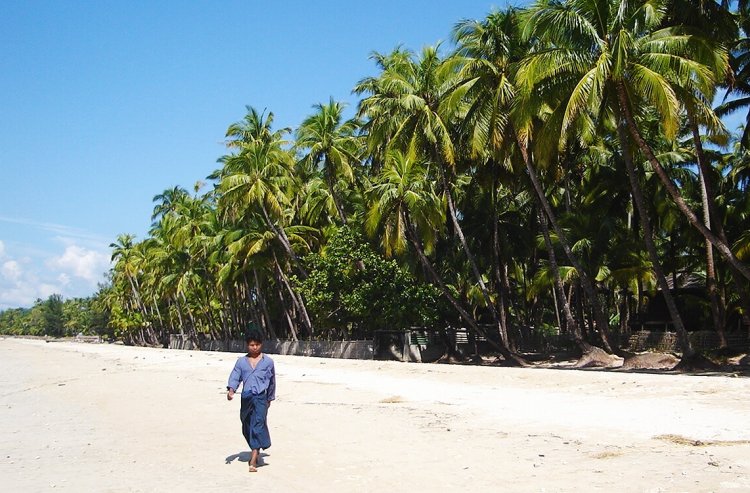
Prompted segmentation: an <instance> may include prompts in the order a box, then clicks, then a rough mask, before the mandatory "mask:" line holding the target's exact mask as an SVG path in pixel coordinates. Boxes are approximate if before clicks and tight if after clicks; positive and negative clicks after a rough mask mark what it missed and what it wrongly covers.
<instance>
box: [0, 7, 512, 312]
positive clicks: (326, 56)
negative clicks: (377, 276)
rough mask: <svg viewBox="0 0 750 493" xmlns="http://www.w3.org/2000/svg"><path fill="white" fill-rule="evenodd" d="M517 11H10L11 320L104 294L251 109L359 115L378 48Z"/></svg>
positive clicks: (5, 220)
mask: <svg viewBox="0 0 750 493" xmlns="http://www.w3.org/2000/svg"><path fill="white" fill-rule="evenodd" d="M507 3H508V2H506V1H500V2H487V1H474V0H464V1H461V2H456V1H426V0H419V1H408V2H400V1H396V0H386V1H380V2H375V3H372V2H350V1H339V0H336V1H325V2H308V1H285V2H259V1H250V0H248V1H245V2H232V1H225V2H215V1H191V2H177V1H171V2H169V1H161V2H150V1H128V2H125V1H120V2H114V1H90V2H84V1H79V2H53V1H34V0H26V1H23V0H18V1H14V0H10V1H5V2H3V13H2V15H0V115H1V116H2V117H1V118H0V170H2V177H3V183H2V185H0V187H1V191H0V310H2V309H4V308H8V307H12V306H29V305H30V304H31V303H33V301H34V300H35V299H36V298H40V297H41V298H44V297H47V296H48V295H50V294H52V293H61V294H63V295H64V296H66V297H71V296H84V295H88V294H91V293H92V292H93V291H94V290H95V289H96V284H97V282H100V281H102V280H103V279H104V277H103V276H104V272H106V270H107V269H108V268H109V248H108V245H109V243H110V242H112V241H113V240H114V239H115V237H116V236H117V235H118V234H120V233H133V234H136V235H137V236H138V237H139V238H143V237H144V236H145V234H146V232H147V230H148V227H149V223H150V221H149V218H150V214H151V210H152V202H151V199H152V197H153V196H154V195H156V194H157V193H160V192H161V191H163V190H164V189H166V188H171V187H173V186H174V185H181V186H183V187H186V188H191V187H192V186H193V184H194V183H195V182H196V181H198V180H201V179H203V178H205V176H206V175H208V174H209V173H211V171H213V170H214V169H215V167H216V159H217V158H218V157H219V156H221V155H222V154H223V153H224V148H223V145H222V141H223V138H224V132H225V131H226V128H227V126H228V125H229V124H230V123H232V122H234V121H237V120H239V119H241V118H242V116H243V114H244V111H245V110H244V107H245V105H246V104H250V105H253V106H255V107H257V108H259V109H262V108H268V109H269V110H271V111H273V112H274V113H275V114H276V122H277V123H278V124H279V125H280V126H292V127H295V126H296V125H298V124H299V122H301V121H302V119H303V118H304V117H305V116H306V115H307V114H309V113H310V112H311V106H312V105H313V104H315V103H318V102H323V101H326V100H327V99H328V98H329V97H330V96H333V97H334V98H336V99H338V100H344V101H349V102H350V103H351V105H352V107H353V106H354V104H355V103H356V100H355V98H354V97H353V96H352V95H351V88H352V87H353V86H354V84H355V83H356V82H357V81H358V80H359V79H361V78H362V77H364V76H367V75H372V74H374V72H375V70H374V66H373V64H372V62H371V61H370V60H369V59H368V55H369V54H370V53H371V52H372V51H373V50H375V51H389V50H391V49H392V48H394V47H395V46H396V45H398V44H403V45H404V46H406V47H408V48H412V49H419V48H421V47H422V46H423V45H426V44H433V43H435V42H437V41H438V40H447V39H448V38H449V33H450V30H451V27H452V26H453V24H454V23H455V22H457V21H458V20H460V19H463V18H481V17H482V16H483V15H484V14H486V13H487V12H489V11H490V10H491V9H492V7H493V6H497V7H504V6H505V5H506V4H507ZM513 3H516V4H517V3H519V2H513Z"/></svg>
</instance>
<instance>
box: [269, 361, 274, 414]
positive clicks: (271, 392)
mask: <svg viewBox="0 0 750 493" xmlns="http://www.w3.org/2000/svg"><path fill="white" fill-rule="evenodd" d="M274 400H276V367H275V366H274V364H273V360H271V379H270V380H269V382H268V405H269V406H270V405H271V401H274Z"/></svg>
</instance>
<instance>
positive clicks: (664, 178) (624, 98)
mask: <svg viewBox="0 0 750 493" xmlns="http://www.w3.org/2000/svg"><path fill="white" fill-rule="evenodd" d="M617 99H618V102H619V109H620V111H621V112H622V115H623V117H624V118H625V123H626V126H627V130H628V132H629V133H630V136H631V137H632V138H633V141H634V142H635V143H636V145H637V146H638V148H639V149H640V150H641V152H642V153H643V155H644V156H646V159H648V162H649V163H650V164H651V167H652V168H653V169H654V172H655V173H656V175H657V176H658V177H659V180H660V181H661V182H662V184H663V185H664V188H665V189H666V191H667V193H668V194H669V196H670V197H672V200H673V201H674V203H675V205H677V209H679V211H680V212H681V213H682V215H683V216H685V217H686V218H687V220H688V222H689V223H690V224H691V225H692V226H693V227H694V228H695V229H697V230H698V231H699V232H700V233H701V234H702V235H703V237H704V238H706V240H708V241H710V242H711V244H712V245H713V246H715V247H716V249H717V250H718V251H719V253H721V255H722V256H723V257H724V258H725V259H726V260H727V262H729V263H730V264H731V265H732V266H733V267H734V268H735V269H736V270H737V271H738V272H739V273H740V274H742V276H743V277H745V278H746V279H748V280H750V268H748V267H747V266H746V265H744V264H743V263H742V262H741V261H740V260H739V259H738V258H737V257H736V256H735V255H734V253H733V252H732V250H731V249H730V248H729V245H728V244H727V242H725V241H722V239H721V238H719V237H718V236H717V235H716V234H714V232H713V231H711V230H710V229H708V228H707V227H706V225H705V224H703V221H701V220H700V219H699V218H698V216H697V215H696V214H695V212H693V210H692V209H690V207H688V205H687V204H686V203H685V201H684V200H683V198H682V195H681V194H680V191H679V190H678V189H677V187H676V186H675V184H674V183H672V180H671V179H670V178H669V176H668V175H667V172H666V171H665V170H664V168H663V167H662V165H661V162H659V159H658V158H657V157H656V155H655V154H654V151H653V149H651V146H650V145H649V144H648V142H646V140H645V139H644V138H643V136H642V135H641V132H640V129H639V128H638V125H637V124H636V122H635V118H634V117H633V114H632V112H631V111H630V104H629V100H628V95H627V92H626V90H625V86H624V84H623V83H622V82H618V83H617Z"/></svg>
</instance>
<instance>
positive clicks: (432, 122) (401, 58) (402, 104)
mask: <svg viewBox="0 0 750 493" xmlns="http://www.w3.org/2000/svg"><path fill="white" fill-rule="evenodd" d="M457 67H458V60H457V59H455V58H448V59H443V58H441V57H440V55H439V46H428V47H425V48H424V49H423V50H422V52H421V54H420V55H419V56H416V55H415V54H414V53H411V52H408V51H403V50H400V49H399V50H396V51H395V52H394V53H393V54H392V55H391V56H390V57H389V58H387V64H385V65H384V66H383V69H382V72H381V74H380V75H379V77H378V78H377V80H376V81H374V80H370V81H369V83H368V84H364V83H360V85H359V86H357V88H356V89H355V91H357V92H360V93H363V92H371V94H370V95H369V96H367V97H366V98H364V99H363V100H362V101H361V103H360V110H359V111H360V114H362V115H364V116H367V117H368V118H371V119H372V120H373V121H372V122H371V125H370V127H369V129H368V130H369V135H370V138H371V139H372V138H390V140H389V142H388V144H387V145H388V146H389V147H392V148H394V147H395V148H398V149H402V150H405V149H407V148H412V149H418V150H424V151H426V152H428V153H430V154H432V155H431V156H430V157H431V158H433V159H434V158H437V159H439V160H441V161H443V162H445V163H447V164H453V163H454V161H455V153H454V144H453V140H452V138H451V132H450V130H449V119H450V118H449V116H450V113H451V111H453V110H454V109H455V108H454V107H455V105H456V102H457V101H460V94H459V95H457V96H451V94H452V93H453V92H454V86H455V84H456V82H457V79H456V73H457ZM386 116H387V117H389V118H387V117H386ZM376 122H377V123H378V124H379V125H380V126H381V127H380V128H377V127H375V126H374V123H376Z"/></svg>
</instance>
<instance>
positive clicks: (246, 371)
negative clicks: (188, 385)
mask: <svg viewBox="0 0 750 493" xmlns="http://www.w3.org/2000/svg"><path fill="white" fill-rule="evenodd" d="M245 342H246V343H247V354H246V355H245V356H242V357H240V358H237V362H236V363H235V364H234V368H233V369H232V373H231V374H230V375H229V382H228V383H227V400H229V401H231V400H232V398H234V393H235V392H236V391H237V388H238V387H239V385H240V382H242V394H241V403H240V404H241V405H240V421H242V434H243V435H244V436H245V440H247V444H248V445H249V446H250V450H252V452H251V454H250V463H249V468H250V472H257V471H258V469H257V465H258V459H259V457H260V449H267V448H269V447H270V446H271V435H270V434H269V432H268V425H267V424H266V416H267V414H268V408H269V407H270V406H271V401H272V400H274V399H276V370H275V368H274V365H273V360H272V359H271V358H269V357H268V356H266V355H265V354H263V353H262V352H261V351H262V349H263V337H262V336H261V334H260V332H259V331H250V332H249V333H248V334H247V336H246V337H245Z"/></svg>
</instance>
